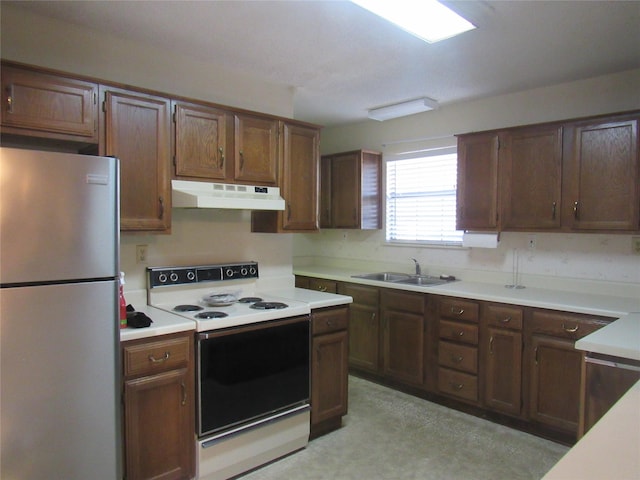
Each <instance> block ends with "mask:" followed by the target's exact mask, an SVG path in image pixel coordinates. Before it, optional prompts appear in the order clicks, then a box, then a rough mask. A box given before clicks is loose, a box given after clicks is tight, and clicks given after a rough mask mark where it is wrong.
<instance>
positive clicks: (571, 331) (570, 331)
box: [562, 322, 580, 333]
mask: <svg viewBox="0 0 640 480" xmlns="http://www.w3.org/2000/svg"><path fill="white" fill-rule="evenodd" d="M579 328H580V325H578V324H576V326H575V327H566V326H565V325H564V322H563V323H562V329H563V330H564V331H565V332H567V333H575V332H577V331H578V329H579Z"/></svg>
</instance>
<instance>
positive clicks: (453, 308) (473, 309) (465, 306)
mask: <svg viewBox="0 0 640 480" xmlns="http://www.w3.org/2000/svg"><path fill="white" fill-rule="evenodd" d="M478 310H479V308H478V304H477V303H475V302H467V301H464V300H458V299H442V300H440V316H441V317H445V318H453V319H454V320H464V321H466V322H476V323H477V322H478Z"/></svg>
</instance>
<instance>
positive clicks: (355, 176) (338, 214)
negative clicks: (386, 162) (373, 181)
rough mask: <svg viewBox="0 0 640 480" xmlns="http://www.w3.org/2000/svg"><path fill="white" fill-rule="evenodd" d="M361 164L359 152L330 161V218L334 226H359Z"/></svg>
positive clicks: (335, 157)
mask: <svg viewBox="0 0 640 480" xmlns="http://www.w3.org/2000/svg"><path fill="white" fill-rule="evenodd" d="M360 168H361V165H360V155H359V153H351V154H347V155H336V156H334V157H333V160H332V161H331V188H332V193H331V196H332V201H331V218H332V223H333V227H334V228H359V227H360V191H361V178H360V173H361V170H360Z"/></svg>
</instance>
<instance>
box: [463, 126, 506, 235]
mask: <svg viewBox="0 0 640 480" xmlns="http://www.w3.org/2000/svg"><path fill="white" fill-rule="evenodd" d="M498 145H499V144H498V134H497V133H495V132H489V133H477V134H468V135H461V136H459V137H458V188H457V203H458V205H457V215H456V227H457V229H458V230H495V229H497V228H498V226H499V224H498Z"/></svg>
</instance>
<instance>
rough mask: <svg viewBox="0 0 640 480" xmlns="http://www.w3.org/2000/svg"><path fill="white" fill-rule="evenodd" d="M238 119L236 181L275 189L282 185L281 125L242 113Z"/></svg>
mask: <svg viewBox="0 0 640 480" xmlns="http://www.w3.org/2000/svg"><path fill="white" fill-rule="evenodd" d="M234 118H235V147H234V168H235V173H234V178H235V180H237V181H239V182H245V183H257V184H260V185H275V184H276V183H277V181H278V174H277V169H278V122H277V121H276V120H272V119H270V118H266V117H259V116H254V115H248V114H241V113H237V114H236V115H235V117H234Z"/></svg>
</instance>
